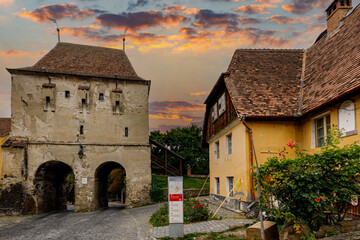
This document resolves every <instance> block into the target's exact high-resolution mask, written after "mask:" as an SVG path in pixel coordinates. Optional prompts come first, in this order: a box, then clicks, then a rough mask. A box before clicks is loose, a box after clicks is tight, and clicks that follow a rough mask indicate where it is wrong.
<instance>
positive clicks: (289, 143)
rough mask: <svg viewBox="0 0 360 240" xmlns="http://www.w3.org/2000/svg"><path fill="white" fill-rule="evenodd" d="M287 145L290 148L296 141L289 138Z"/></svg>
mask: <svg viewBox="0 0 360 240" xmlns="http://www.w3.org/2000/svg"><path fill="white" fill-rule="evenodd" d="M287 145H288V146H289V147H290V148H293V147H295V145H296V141H295V140H294V142H293V141H292V139H289V141H288V143H287Z"/></svg>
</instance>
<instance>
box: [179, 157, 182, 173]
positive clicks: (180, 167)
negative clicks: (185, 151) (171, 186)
mask: <svg viewBox="0 0 360 240" xmlns="http://www.w3.org/2000/svg"><path fill="white" fill-rule="evenodd" d="M179 169H180V176H182V175H183V172H182V158H180V166H179Z"/></svg>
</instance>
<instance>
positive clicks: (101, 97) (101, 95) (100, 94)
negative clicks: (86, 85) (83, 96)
mask: <svg viewBox="0 0 360 240" xmlns="http://www.w3.org/2000/svg"><path fill="white" fill-rule="evenodd" d="M99 100H100V101H103V100H104V94H103V93H99Z"/></svg>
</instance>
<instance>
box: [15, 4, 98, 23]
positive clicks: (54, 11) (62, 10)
mask: <svg viewBox="0 0 360 240" xmlns="http://www.w3.org/2000/svg"><path fill="white" fill-rule="evenodd" d="M95 12H96V10H81V9H79V8H78V7H77V4H76V3H67V4H57V5H45V6H41V7H39V8H37V9H35V10H33V11H30V12H26V9H25V8H22V9H21V10H20V11H19V12H17V13H15V15H16V16H18V17H21V18H29V19H31V20H33V21H35V22H47V21H49V18H53V19H56V20H60V19H63V18H72V19H79V20H80V19H83V18H86V17H89V16H91V15H94V14H95Z"/></svg>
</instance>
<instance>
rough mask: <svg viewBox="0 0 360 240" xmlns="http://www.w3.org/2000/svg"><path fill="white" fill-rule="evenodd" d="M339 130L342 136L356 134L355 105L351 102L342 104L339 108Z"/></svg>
mask: <svg viewBox="0 0 360 240" xmlns="http://www.w3.org/2000/svg"><path fill="white" fill-rule="evenodd" d="M339 130H341V131H342V133H343V134H344V136H350V135H354V134H356V121H355V104H354V103H353V102H352V101H351V100H348V101H345V102H343V103H342V104H341V105H340V107H339Z"/></svg>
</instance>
